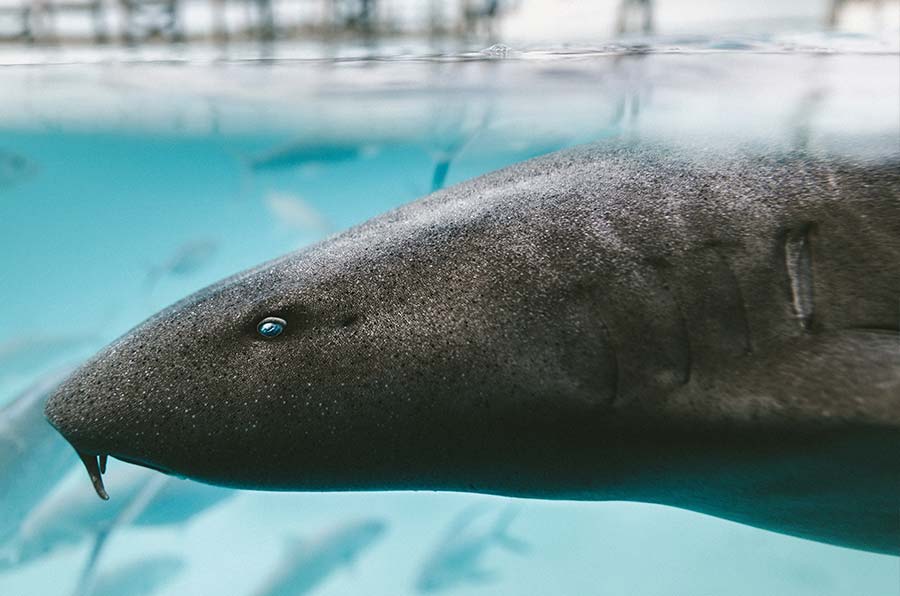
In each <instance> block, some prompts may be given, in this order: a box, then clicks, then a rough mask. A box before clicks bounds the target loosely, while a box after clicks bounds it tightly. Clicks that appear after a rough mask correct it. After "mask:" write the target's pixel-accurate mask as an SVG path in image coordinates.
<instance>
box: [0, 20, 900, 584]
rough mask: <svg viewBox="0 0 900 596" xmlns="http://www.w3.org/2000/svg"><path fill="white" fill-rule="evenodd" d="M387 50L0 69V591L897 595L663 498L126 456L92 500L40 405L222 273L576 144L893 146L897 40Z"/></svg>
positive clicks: (805, 548) (834, 149) (860, 562)
mask: <svg viewBox="0 0 900 596" xmlns="http://www.w3.org/2000/svg"><path fill="white" fill-rule="evenodd" d="M401 45H402V44H401ZM379 51H380V50H379ZM379 51H375V52H371V51H369V50H367V51H366V52H364V53H367V54H368V55H359V53H357V52H355V50H353V49H351V50H347V51H344V50H341V49H337V50H335V51H334V52H333V53H332V54H331V55H329V54H328V52H324V53H322V54H314V55H313V54H306V53H304V52H305V50H303V49H302V48H301V49H299V50H297V51H296V52H294V53H293V54H292V53H291V52H290V51H284V52H283V55H279V54H278V53H277V52H276V54H275V55H273V56H268V57H265V58H264V59H255V58H247V59H243V58H242V57H241V56H240V55H237V56H231V57H230V59H224V60H223V59H220V58H209V57H208V56H207V57H204V56H195V57H193V58H191V59H188V60H170V59H168V58H167V57H166V56H162V57H160V58H159V59H155V58H154V57H152V56H151V57H147V56H143V55H142V56H139V57H138V58H135V59H122V57H121V56H118V57H115V58H113V59H110V58H104V57H103V55H102V54H101V55H100V58H99V59H95V60H93V61H91V60H82V59H81V58H79V57H78V56H76V57H74V58H73V57H72V55H68V54H65V53H64V52H62V51H61V50H60V52H61V53H59V54H55V55H56V56H57V57H58V60H56V61H53V60H50V61H49V62H47V63H42V64H36V63H32V62H31V61H30V60H29V59H27V57H26V59H22V60H13V61H12V62H15V63H10V64H7V65H6V66H2V67H0V243H2V246H0V248H2V255H3V257H2V259H0V304H2V308H0V595H2V596H63V595H72V594H79V595H82V596H88V595H94V596H99V595H101V594H102V595H104V596H107V595H116V596H135V595H147V596H149V595H151V594H152V595H158V596H165V595H169V596H175V595H179V596H183V595H201V596H207V595H213V594H224V595H229V596H231V595H233V596H272V595H276V594H277V595H282V596H287V595H300V594H316V595H320V596H329V595H330V596H337V595H347V594H353V595H359V594H365V595H371V596H398V595H403V594H424V593H428V594H432V593H434V594H453V595H460V596H462V595H473V596H474V595H485V594H491V595H507V596H528V595H545V594H572V595H576V594H577V595H586V596H587V595H590V596H625V595H628V596H663V595H679V596H680V595H684V596H759V595H763V594H764V595H771V596H849V595H853V596H857V595H871V596H890V595H896V594H900V582H898V559H897V557H895V556H889V555H883V554H875V553H870V552H865V551H862V550H854V549H850V548H842V547H838V546H832V545H829V544H824V543H819V542H814V541H810V540H804V539H800V538H795V537H791V536H786V535H782V534H777V533H773V532H768V531H764V530H760V529H756V528H753V527H750V526H747V525H742V524H738V523H734V522H730V521H725V520H722V519H718V518H715V517H711V516H707V515H702V514H699V513H694V512H690V511H686V510H682V509H676V508H672V507H665V506H661V505H654V504H642V503H636V502H619V501H612V502H575V501H561V500H559V501H557V500H539V499H513V498H505V497H497V496H490V495H482V494H466V493H451V492H431V491H420V492H323V493H318V492H310V493H303V492H256V491H249V490H233V489H228V488H221V487H217V486H211V485H206V484H201V483H197V482H193V481H190V480H185V479H180V478H177V477H173V476H167V475H164V474H161V473H159V472H156V471H153V470H150V469H146V468H142V467H137V466H133V465H130V464H127V463H123V462H121V461H118V460H115V459H110V461H109V463H108V470H107V471H106V474H105V476H104V480H105V483H106V490H107V491H108V493H109V496H110V499H109V501H107V502H104V501H102V500H100V499H98V498H97V495H96V494H95V491H94V489H93V488H92V486H91V483H90V482H89V480H88V478H87V475H86V474H85V471H84V469H83V468H82V465H81V463H80V462H79V461H78V458H77V456H76V454H75V452H74V451H73V450H72V448H71V447H70V445H69V444H68V443H67V442H66V441H65V440H64V439H63V438H62V437H61V436H59V435H58V434H57V433H56V432H55V431H54V429H53V428H52V427H50V426H49V424H47V422H46V420H45V418H44V416H43V403H44V401H45V400H46V398H47V396H48V395H49V394H50V393H51V392H52V390H53V389H54V388H55V387H56V386H57V385H58V384H59V383H60V382H61V381H62V379H64V378H65V377H66V376H67V375H68V374H69V373H70V372H71V371H72V370H73V369H74V367H76V366H78V365H79V364H81V363H83V362H84V361H85V360H86V359H87V358H89V357H90V356H91V355H93V354H94V353H96V352H97V351H98V350H99V349H101V348H102V347H103V346H105V345H106V344H108V343H109V342H111V341H113V340H114V339H116V338H117V337H119V336H120V335H122V334H123V333H125V332H127V331H128V330H129V329H131V328H132V327H134V326H135V325H137V324H139V323H141V322H142V321H143V320H145V319H147V318H148V317H150V316H151V315H153V314H154V313H156V312H158V311H160V310H161V309H163V308H164V307H166V306H167V305H170V304H172V303H174V302H176V301H178V300H180V299H181V298H184V297H185V296H188V295H189V294H191V293H193V292H195V291H197V290H199V289H201V288H203V287H205V286H207V285H209V284H211V283H213V282H216V281H217V280H220V279H222V278H225V277H227V276H230V275H232V274H234V273H236V272H238V271H241V270H244V269H246V268H249V267H253V266H255V265H257V264H259V263H261V262H264V261H267V260H269V259H273V258H275V257H278V256H280V255H283V254H285V253H288V252H290V251H294V250H298V249H302V248H304V247H306V246H309V245H311V244H314V243H316V242H318V241H320V240H322V239H324V238H327V237H329V236H330V235H332V234H335V233H338V232H340V231H342V230H345V229H347V228H349V227H351V226H354V225H356V224H360V223H362V222H364V221H366V220H368V219H370V218H372V217H374V216H376V215H379V214H381V213H384V212H386V211H388V210H390V209H392V208H395V207H397V206H400V205H403V204H405V203H408V202H411V201H413V200H415V199H417V198H419V197H421V196H424V195H427V194H428V193H430V192H432V191H435V190H439V189H443V188H446V187H449V186H452V185H454V184H456V183H459V182H462V181H465V180H468V179H471V178H474V177H477V176H479V175H482V174H485V173H488V172H491V171H493V170H497V169H499V168H502V167H504V166H508V165H511V164H514V163H518V162H522V161H525V160H528V159H531V158H534V157H537V156H540V155H544V154H547V153H551V152H554V151H558V150H562V149H566V148H570V147H575V146H577V145H582V144H585V143H599V144H600V145H603V144H614V143H617V144H623V143H624V144H629V143H637V142H654V143H659V144H661V145H664V146H675V147H679V148H682V149H687V150H691V149H692V148H696V150H698V151H701V150H702V151H710V150H712V151H715V150H716V148H717V147H721V148H726V147H735V146H738V147H747V148H748V149H753V150H761V151H764V152H810V153H813V154H814V153H816V152H822V151H828V152H831V153H839V154H842V155H846V156H848V157H849V158H854V159H857V158H858V159H861V160H864V159H866V158H868V157H872V156H882V155H897V154H898V153H900V110H898V105H900V54H898V45H897V43H896V39H894V38H891V39H889V40H887V41H885V39H884V38H882V37H879V38H868V37H865V36H842V35H838V34H834V35H828V34H804V35H797V36H794V37H784V38H778V39H775V38H771V37H749V36H747V37H727V38H723V37H685V38H680V39H679V38H655V39H654V38H650V39H649V40H644V41H641V42H640V43H634V44H630V45H629V44H618V45H610V46H594V47H558V46H557V47H541V48H528V49H521V48H519V49H517V48H512V47H507V46H503V45H495V46H488V47H485V48H484V49H482V50H472V51H468V50H466V51H459V52H448V53H441V54H418V55H417V54H416V53H415V52H417V51H419V50H417V49H415V48H413V49H408V50H407V49H404V48H403V47H400V49H399V50H398V49H397V48H391V49H390V51H388V50H385V51H384V52H382V53H379ZM291 56H300V57H299V58H296V59H292V58H291ZM42 60H43V58H42ZM898 314H900V311H898ZM222 374H223V375H227V374H228V372H227V371H223V373H222Z"/></svg>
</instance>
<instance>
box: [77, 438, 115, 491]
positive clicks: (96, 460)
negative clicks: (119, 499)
mask: <svg viewBox="0 0 900 596" xmlns="http://www.w3.org/2000/svg"><path fill="white" fill-rule="evenodd" d="M75 452H76V453H77V454H78V457H79V458H80V459H81V463H83V464H84V467H85V468H87V472H88V476H90V478H91V484H93V485H94V490H95V491H97V496H98V497H100V498H101V499H103V500H104V501H108V500H109V495H108V494H107V492H106V487H104V486H103V474H105V473H106V460H107V459H108V457H107V456H106V455H89V454H87V453H82V452H81V451H78V449H76V450H75Z"/></svg>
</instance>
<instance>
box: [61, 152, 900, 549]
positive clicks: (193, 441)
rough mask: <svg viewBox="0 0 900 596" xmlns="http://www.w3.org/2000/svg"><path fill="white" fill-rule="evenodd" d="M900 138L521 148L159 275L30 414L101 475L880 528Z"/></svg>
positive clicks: (886, 474) (897, 433)
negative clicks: (253, 262) (206, 266)
mask: <svg viewBox="0 0 900 596" xmlns="http://www.w3.org/2000/svg"><path fill="white" fill-rule="evenodd" d="M898 153H900V152H897V151H888V152H887V154H886V156H884V157H882V158H879V159H874V158H866V159H864V158H851V157H846V156H844V157H840V156H837V155H826V154H823V155H818V156H813V155H810V154H808V153H793V154H792V153H784V154H772V153H771V152H770V153H764V152H753V151H749V150H748V151H746V152H742V151H739V150H735V151H733V152H731V153H726V152H718V153H716V152H712V151H706V152H704V151H699V150H696V149H694V150H691V151H687V150H676V149H671V148H662V147H658V146H652V145H639V146H606V147H595V146H590V147H584V148H579V149H575V150H569V151H564V152H560V153H556V154H552V155H550V156H546V157H542V158H538V159H534V160H531V161H527V162H523V163H521V164H517V165H515V166H512V167H509V168H506V169H504V170H500V171H497V172H494V173H491V174H488V175H486V176H482V177H480V178H477V179H475V180H472V181H469V182H466V183H463V184H460V185H458V186H454V187H451V188H449V189H446V190H444V191H441V192H438V193H435V194H433V195H430V196H428V197H425V198H423V199H421V200H419V201H416V202H414V203H411V204H409V205H406V206H403V207H400V208H398V209H396V210H394V211H391V212H389V213H386V214H384V215H382V216H380V217H378V218H375V219H373V220H371V221H369V222H367V223H364V224H362V225H360V226H358V227H356V228H353V229H350V230H348V231H346V232H344V233H342V234H340V235H337V236H335V237H332V238H330V239H327V240H325V241H324V242H322V243H320V244H318V245H315V246H313V247H311V248H308V249H305V250H302V251H300V252H297V253H293V254H289V255H287V256H284V257H282V258H280V259H277V260H275V261H272V262H269V263H266V264H263V265H261V266H259V267H257V268H255V269H252V270H249V271H246V272H244V273H239V274H237V275H235V276H233V277H231V278H229V279H226V280H224V281H222V282H220V283H218V284H215V285H213V286H211V287H209V288H207V289H205V290H203V291H201V292H199V293H197V294H195V295H193V296H190V297H188V298H186V299H184V300H182V301H181V302H179V303H177V304H175V305H173V306H171V307H169V308H168V309H166V310H164V311H162V312H161V313H159V314H157V315H156V316H154V317H152V318H151V319H149V320H148V321H146V322H145V323H143V324H142V325H140V326H138V327H137V328H136V329H134V330H133V331H131V332H130V333H128V334H127V335H125V336H124V337H123V338H121V339H119V340H118V341H116V342H115V343H113V344H112V345H111V346H109V347H108V348H106V349H105V350H104V351H103V352H101V353H100V354H99V355H98V356H96V357H95V358H94V359H93V360H92V361H90V362H88V363H87V364H86V365H85V366H84V367H83V368H81V369H80V370H79V371H78V372H76V373H75V374H74V375H73V376H72V377H71V379H70V380H69V381H68V382H67V383H65V384H64V385H63V386H62V388H61V389H60V390H59V391H58V392H57V393H56V394H55V395H54V396H53V397H52V398H51V400H50V402H49V403H48V405H47V409H46V412H47V415H48V417H49V419H50V421H51V422H52V423H53V425H54V426H55V427H56V428H57V429H59V431H60V432H61V433H62V434H63V435H64V436H65V437H66V438H67V439H68V440H69V442H71V443H72V445H73V446H74V447H75V448H76V450H78V452H79V453H80V454H81V455H82V458H83V460H84V461H85V462H86V464H87V466H88V469H89V472H91V473H92V477H93V479H94V481H95V485H96V486H98V487H100V486H101V485H102V480H101V479H100V473H99V467H98V457H99V458H100V461H102V460H103V457H104V456H107V455H109V456H112V457H116V458H119V459H122V460H125V461H129V462H133V463H137V464H140V465H144V466H148V467H152V468H156V469H159V470H162V471H165V472H169V473H172V474H177V475H182V476H187V477H189V478H194V479H197V480H200V481H203V482H208V483H213V484H222V485H227V486H233V487H241V488H250V489H263V490H369V489H373V490H386V489H392V490H402V489H437V490H450V491H475V492H484V493H495V494H504V495H515V496H521V497H534V498H545V499H584V500H607V499H616V500H623V499H624V500H636V501H645V502H654V503H662V504H668V505H673V506H677V507H683V508H687V509H692V510H695V511H700V512H704V513H707V514H711V515H715V516H719V517H722V518H726V519H730V520H735V521H738V522H742V523H745V524H750V525H753V526H757V527H761V528H766V529H770V530H774V531H778V532H783V533H787V534H792V535H796V536H801V537H805V538H810V539H814V540H819V541H824V542H829V543H833V544H838V545H844V546H849V547H855V548H859V549H866V550H871V551H876V552H882V553H893V554H897V553H900V511H898V505H900V329H898V315H900V312H898V311H900V155H898ZM272 316H274V317H280V318H282V319H284V320H285V321H287V326H286V328H285V331H284V333H282V334H281V335H280V336H278V337H275V338H272V339H266V338H264V337H263V336H261V335H260V334H259V333H258V332H257V326H258V324H259V322H260V321H261V320H262V319H264V318H266V317H272Z"/></svg>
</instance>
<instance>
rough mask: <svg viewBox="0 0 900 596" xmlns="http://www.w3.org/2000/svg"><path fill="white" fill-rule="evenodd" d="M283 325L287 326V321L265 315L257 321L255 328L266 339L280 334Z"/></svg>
mask: <svg viewBox="0 0 900 596" xmlns="http://www.w3.org/2000/svg"><path fill="white" fill-rule="evenodd" d="M285 327H287V321H285V320H284V319H279V318H278V317H266V318H265V319H263V320H262V321H260V322H259V325H257V326H256V330H257V331H259V334H260V335H262V336H263V337H265V338H266V339H271V338H273V337H278V336H279V335H281V334H282V332H283V331H284V328H285Z"/></svg>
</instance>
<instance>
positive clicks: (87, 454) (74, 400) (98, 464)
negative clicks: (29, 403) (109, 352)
mask: <svg viewBox="0 0 900 596" xmlns="http://www.w3.org/2000/svg"><path fill="white" fill-rule="evenodd" d="M91 410H92V399H91V398H90V397H89V396H88V395H86V394H85V392H84V390H83V389H82V387H81V384H80V383H79V382H78V380H77V379H75V378H71V377H70V379H69V380H68V381H66V382H65V383H63V384H62V386H60V388H59V389H57V390H56V392H55V393H54V394H53V395H51V396H50V398H49V399H48V400H47V404H46V406H45V407H44V415H45V416H46V418H47V420H48V421H49V422H50V424H51V425H52V426H53V428H55V429H56V430H57V431H58V432H59V434H61V435H62V436H63V438H64V439H65V440H66V441H68V442H69V444H70V445H71V446H72V448H73V449H74V450H75V453H77V454H78V457H79V459H81V462H82V463H83V464H84V467H85V468H86V469H87V472H88V476H90V479H91V484H92V485H93V486H94V490H95V491H96V492H97V496H99V497H100V498H101V499H103V500H107V499H109V495H108V494H107V493H106V488H105V487H104V486H103V474H104V473H105V472H106V462H107V459H108V455H107V454H106V453H103V452H100V451H99V450H97V449H96V447H93V448H92V446H91V443H92V441H91V440H90V438H89V437H90V436H91V435H96V431H94V430H92V428H91V426H92V421H93V420H95V419H96V416H97V414H96V412H92V411H91Z"/></svg>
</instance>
